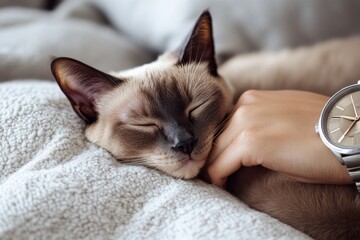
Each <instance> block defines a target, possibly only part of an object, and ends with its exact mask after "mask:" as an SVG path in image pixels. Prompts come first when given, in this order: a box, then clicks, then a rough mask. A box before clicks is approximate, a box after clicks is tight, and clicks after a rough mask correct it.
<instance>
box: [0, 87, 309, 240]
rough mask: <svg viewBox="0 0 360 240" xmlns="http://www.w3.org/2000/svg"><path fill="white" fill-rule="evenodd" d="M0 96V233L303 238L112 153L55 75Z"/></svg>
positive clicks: (220, 196)
mask: <svg viewBox="0 0 360 240" xmlns="http://www.w3.org/2000/svg"><path fill="white" fill-rule="evenodd" d="M0 96H1V101H0V109H1V114H0V239H3V240H5V239H308V237H307V236H305V235H304V234H302V233H300V232H298V231H296V230H294V229H292V228H291V227H289V226H287V225H285V224H283V223H281V222H279V221H277V220H276V219H274V218H271V217H269V216H268V215H265V214H263V213H260V212H257V211H254V210H252V209H250V208H249V207H247V206H246V205H245V204H243V203H241V202H240V201H239V200H238V199H236V198H234V197H232V196H231V195H230V194H228V193H227V192H225V191H223V190H221V189H219V188H217V187H215V186H212V185H209V184H207V183H205V182H202V181H201V180H197V179H195V180H187V181H186V180H181V179H174V178H172V177H170V176H167V175H165V174H163V173H161V172H159V171H157V170H153V169H148V168H145V167H141V166H131V165H125V164H121V163H119V162H117V161H116V160H115V159H114V158H113V157H112V156H111V155H110V154H109V153H108V152H106V151H105V150H103V149H101V148H99V147H97V146H95V145H94V144H92V143H90V142H88V141H86V139H85V138H84V134H83V130H84V124H83V123H82V122H81V120H80V119H79V118H78V117H77V116H76V115H75V113H74V112H73V110H72V108H71V106H70V104H69V103H68V100H67V99H66V98H65V96H64V95H63V94H62V92H61V91H60V90H59V88H58V86H57V85H56V83H54V82H36V81H29V80H27V81H15V82H7V83H1V84H0Z"/></svg>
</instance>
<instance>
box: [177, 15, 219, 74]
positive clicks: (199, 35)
mask: <svg viewBox="0 0 360 240" xmlns="http://www.w3.org/2000/svg"><path fill="white" fill-rule="evenodd" d="M193 62H197V63H199V62H206V63H207V64H208V66H209V72H210V73H211V74H212V75H214V76H217V65H216V61H215V48H214V39H213V33H212V23H211V15H210V13H209V12H208V11H205V12H203V13H202V14H201V15H200V17H199V18H198V20H197V22H196V23H195V26H194V28H193V30H192V32H191V33H190V35H189V37H188V38H187V39H186V41H185V44H184V47H183V48H182V49H181V51H180V64H186V63H193Z"/></svg>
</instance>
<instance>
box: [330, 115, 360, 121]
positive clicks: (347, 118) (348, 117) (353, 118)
mask: <svg viewBox="0 0 360 240" xmlns="http://www.w3.org/2000/svg"><path fill="white" fill-rule="evenodd" d="M332 118H343V119H346V120H351V121H355V120H356V117H351V116H344V115H340V116H332Z"/></svg>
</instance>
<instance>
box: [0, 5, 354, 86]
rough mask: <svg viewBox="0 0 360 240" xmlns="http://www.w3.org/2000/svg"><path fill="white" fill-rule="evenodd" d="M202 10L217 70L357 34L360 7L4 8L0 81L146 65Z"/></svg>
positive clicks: (180, 35) (172, 44) (182, 33)
mask: <svg viewBox="0 0 360 240" xmlns="http://www.w3.org/2000/svg"><path fill="white" fill-rule="evenodd" d="M205 9H209V10H210V12H211V14H212V16H213V26H214V36H215V47H216V52H217V59H218V61H219V62H220V63H221V62H224V61H225V60H226V59H228V58H230V57H231V56H234V55H238V54H243V53H248V52H255V51H277V50H279V49H283V48H294V47H297V46H302V45H310V44H314V43H317V42H321V41H325V40H327V39H332V38H341V37H346V36H350V35H355V34H359V32H360V1H358V0H352V1H350V0H343V1H340V0H301V1H300V0H196V1H194V0H171V1H169V0H98V1H96V0H81V1H80V0H78V1H77V0H0V81H5V80H13V79H24V78H36V79H52V76H51V73H50V69H49V64H50V61H51V59H52V58H53V57H59V56H68V57H73V58H76V59H79V60H81V61H83V62H85V63H87V64H90V65H93V66H96V67H97V68H99V69H101V70H103V71H117V70H122V69H126V68H131V67H134V66H137V65H140V64H143V63H146V62H149V61H151V60H153V59H155V58H156V56H157V55H158V54H159V53H161V52H163V51H166V50H174V49H176V48H177V47H178V46H179V45H180V43H181V42H182V41H183V40H184V38H185V37H186V35H187V33H188V32H189V31H190V29H191V28H192V26H193V24H194V22H195V21H196V19H197V17H198V16H199V15H200V14H201V12H202V11H204V10H205ZM359 47H360V46H359Z"/></svg>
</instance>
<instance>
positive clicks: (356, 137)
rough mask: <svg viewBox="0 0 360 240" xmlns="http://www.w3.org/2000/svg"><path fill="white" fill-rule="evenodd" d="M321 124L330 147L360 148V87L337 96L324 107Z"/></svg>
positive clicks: (342, 91)
mask: <svg viewBox="0 0 360 240" xmlns="http://www.w3.org/2000/svg"><path fill="white" fill-rule="evenodd" d="M320 124H321V125H322V126H321V128H322V131H323V135H324V136H325V138H326V140H327V141H328V142H329V143H330V145H333V146H335V147H337V148H340V149H346V148H347V149H354V148H360V85H358V84H356V85H352V86H350V87H347V88H344V89H343V90H341V91H339V92H338V93H337V94H335V95H334V96H333V97H332V98H331V99H330V100H329V102H328V103H327V104H326V106H325V107H324V110H323V114H322V119H321V121H320Z"/></svg>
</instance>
